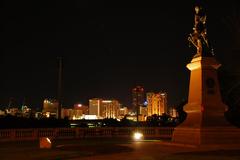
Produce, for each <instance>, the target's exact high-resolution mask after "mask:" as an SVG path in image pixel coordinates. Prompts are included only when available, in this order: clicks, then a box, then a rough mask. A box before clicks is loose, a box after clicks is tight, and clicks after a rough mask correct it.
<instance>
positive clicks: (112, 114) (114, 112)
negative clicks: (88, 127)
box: [89, 98, 120, 119]
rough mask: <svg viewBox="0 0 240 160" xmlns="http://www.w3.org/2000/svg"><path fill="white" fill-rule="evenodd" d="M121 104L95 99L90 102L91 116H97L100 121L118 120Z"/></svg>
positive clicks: (114, 101)
mask: <svg viewBox="0 0 240 160" xmlns="http://www.w3.org/2000/svg"><path fill="white" fill-rule="evenodd" d="M119 108H120V104H119V102H118V101H117V100H103V99H99V98H94V99H90V100H89V115H96V116H97V118H98V119H103V118H117V117H118V115H119Z"/></svg>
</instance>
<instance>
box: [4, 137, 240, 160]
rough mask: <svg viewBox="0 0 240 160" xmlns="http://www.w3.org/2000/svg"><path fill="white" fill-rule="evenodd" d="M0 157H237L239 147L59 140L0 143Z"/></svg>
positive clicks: (101, 159) (162, 159)
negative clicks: (48, 144)
mask: <svg viewBox="0 0 240 160" xmlns="http://www.w3.org/2000/svg"><path fill="white" fill-rule="evenodd" d="M0 155H1V158H0V159H1V160H28V159H29V160H33V159H34V160H63V159H64V160H78V159H81V160H107V159H111V160H188V159H189V160H190V159H191V160H192V159H194V160H239V159H240V148H238V149H236V148H235V149H234V148H232V149H230V148H225V149H217V148H214V147H208V148H204V147H203V148H201V149H199V148H195V147H192V146H179V145H173V144H171V143H168V142H166V141H162V140H143V141H133V140H129V139H110V138H108V139H107V138H104V139H103V138H99V139H84V140H83V139H82V140H58V141H53V142H52V148H51V149H40V148H39V142H38V141H26V142H2V143H0Z"/></svg>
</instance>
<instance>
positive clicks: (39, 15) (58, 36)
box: [0, 0, 240, 107]
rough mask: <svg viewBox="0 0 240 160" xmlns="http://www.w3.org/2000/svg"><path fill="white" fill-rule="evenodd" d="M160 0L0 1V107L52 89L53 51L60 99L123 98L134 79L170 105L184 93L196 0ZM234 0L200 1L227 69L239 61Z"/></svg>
mask: <svg viewBox="0 0 240 160" xmlns="http://www.w3.org/2000/svg"><path fill="white" fill-rule="evenodd" d="M159 2H161V3H159ZM159 2H158V3H153V2H150V1H144V2H138V3H136V2H135V3H130V2H126V3H124V1H121V3H120V2H111V1H110V2H108V3H107V2H106V1H105V2H103V1H101V2H97V3H93V2H91V1H65V2H62V1H55V2H52V3H49V2H48V3H44V2H42V3H41V2H35V1H34V2H31V1H30V2H23V1H18V2H12V1H5V10H4V14H3V15H2V16H3V18H2V20H1V21H2V22H3V26H4V30H3V34H1V35H3V36H1V39H2V43H1V46H2V47H3V48H4V50H3V52H2V53H1V54H0V72H1V83H0V107H3V106H7V105H8V101H9V98H10V97H12V99H13V102H14V104H16V105H18V104H21V103H22V101H23V99H25V104H27V105H30V106H32V107H41V106H42V101H43V99H44V98H47V97H49V98H55V97H57V77H58V60H57V57H62V58H63V106H72V105H73V104H74V103H76V102H81V103H84V104H88V99H89V98H94V97H99V98H106V99H112V98H114V99H118V100H119V101H120V102H121V103H123V104H124V105H128V106H129V105H130V104H131V89H132V88H133V87H134V86H136V85H142V86H143V87H144V89H145V91H146V92H148V91H154V92H158V91H166V92H167V93H168V102H169V105H175V104H177V103H179V102H180V101H181V100H182V99H186V98H187V93H188V80H189V71H188V70H187V68H186V67H185V66H186V64H187V63H189V62H190V60H191V58H192V57H193V55H194V53H195V50H194V48H189V46H188V41H187V37H188V34H189V33H191V32H192V27H193V24H194V5H195V1H193V0H191V1H190V0H186V1H159ZM163 2H164V3H163ZM238 3H239V2H238V1H237V0H236V1H233V0H232V1H231V0H230V1H229V0H228V1H223V2H220V1H214V2H213V1H210V0H209V1H208V2H206V3H205V7H206V9H207V15H208V17H207V23H208V24H207V26H208V36H209V41H210V42H211V44H212V46H213V48H214V51H215V54H216V57H217V59H218V60H219V61H220V62H221V63H222V64H223V66H224V67H225V68H231V69H232V68H234V69H238V68H240V67H239V65H238V61H239V60H240V56H239V52H236V51H235V50H236V49H235V48H237V47H236V46H237V45H236V44H237V43H238V42H237V40H236V39H237V38H236V37H237V35H239V36H240V34H239V33H238V34H237V33H236V32H235V30H237V28H238V27H236V26H237V24H238V26H239V27H240V22H239V21H240V18H239V17H240V16H239V15H240V14H239V9H240V5H239V4H238ZM235 15H238V16H239V17H238V18H236V16H235ZM235 19H238V21H235ZM232 20H234V21H233V22H235V23H232ZM234 29H235V30H234ZM238 31H239V30H238ZM239 32H240V31H239ZM239 44H240V43H239ZM238 70H239V69H238Z"/></svg>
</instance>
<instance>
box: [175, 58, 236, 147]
mask: <svg viewBox="0 0 240 160" xmlns="http://www.w3.org/2000/svg"><path fill="white" fill-rule="evenodd" d="M220 66H221V64H220V63H218V62H217V61H216V59H215V58H214V57H201V56H199V57H195V58H193V59H192V61H191V63H189V64H188V65H187V68H188V69H189V70H190V71H191V77H190V84H189V95H188V103H187V104H186V105H185V106H184V110H185V111H186V112H187V118H186V120H185V121H184V122H183V123H182V124H180V125H179V126H178V127H176V128H175V130H174V133H173V139H172V141H173V142H175V143H182V144H192V145H204V144H232V143H239V144H240V129H238V128H237V127H235V126H232V125H231V124H230V123H228V122H227V121H226V120H225V117H224V112H225V111H226V110H227V106H226V105H225V104H223V103H222V100H221V93H220V87H219V82H218V76H217V69H218V68H219V67H220Z"/></svg>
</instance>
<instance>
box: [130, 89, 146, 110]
mask: <svg viewBox="0 0 240 160" xmlns="http://www.w3.org/2000/svg"><path fill="white" fill-rule="evenodd" d="M143 103H144V89H143V87H141V86H137V87H135V88H133V89H132V108H131V111H132V112H133V113H135V114H138V113H139V109H140V106H143Z"/></svg>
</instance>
